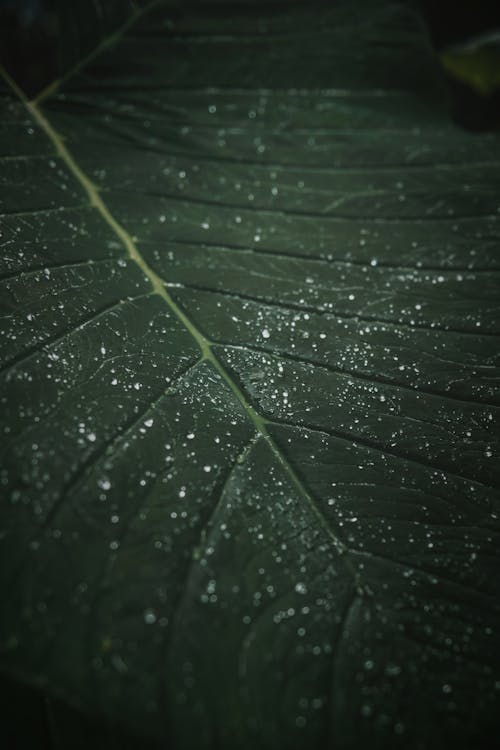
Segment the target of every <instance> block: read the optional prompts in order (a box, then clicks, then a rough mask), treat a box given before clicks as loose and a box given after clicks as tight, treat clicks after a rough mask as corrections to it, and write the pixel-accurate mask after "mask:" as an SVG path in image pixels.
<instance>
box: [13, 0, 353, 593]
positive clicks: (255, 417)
mask: <svg viewBox="0 0 500 750" xmlns="http://www.w3.org/2000/svg"><path fill="white" fill-rule="evenodd" d="M154 4H156V3H154ZM0 75H1V76H2V77H3V79H4V80H5V82H6V83H7V85H8V86H9V88H10V89H12V91H13V92H14V93H15V95H16V97H17V98H19V99H20V100H21V101H22V103H23V104H24V106H25V107H26V109H27V110H28V112H29V113H30V115H31V116H32V117H33V119H34V120H35V122H36V123H37V124H38V126H39V127H40V129H41V130H42V131H43V132H44V133H45V135H46V136H47V137H48V139H49V140H50V142H51V143H52V145H53V147H54V149H55V151H56V153H57V155H58V156H59V157H60V159H61V160H62V161H63V162H64V164H65V166H66V167H67V169H68V170H69V171H70V172H71V174H72V175H73V177H74V178H75V179H76V181H77V182H78V183H79V185H80V186H81V188H82V189H83V190H84V192H85V193H86V194H87V196H88V199H89V204H90V206H92V207H93V208H95V209H96V210H97V212H98V213H99V214H100V216H101V218H102V219H103V220H104V221H105V222H106V223H107V224H108V226H109V227H110V229H111V230H112V231H113V232H114V233H115V235H116V236H117V237H118V238H119V240H120V241H121V243H122V245H123V246H124V248H125V250H126V251H127V254H128V256H129V258H130V259H131V260H133V261H134V262H135V263H136V264H137V266H138V267H139V268H140V270H141V271H142V272H143V274H144V276H145V277H146V278H147V279H148V281H149V283H150V284H151V287H152V289H153V292H154V293H155V294H157V295H158V296H159V297H161V298H162V299H163V301H164V302H165V303H166V304H167V306H168V307H169V308H170V310H171V311H172V312H173V313H174V315H175V316H176V317H177V318H178V319H179V320H180V321H181V323H182V324H183V325H184V327H185V328H186V329H187V331H188V332H189V333H190V334H191V336H192V338H193V339H194V340H195V342H196V343H197V345H198V347H199V349H200V351H201V355H202V356H201V360H205V361H207V362H210V363H211V365H212V366H213V367H214V369H215V370H216V371H217V373H218V374H219V375H220V376H221V377H222V379H223V381H224V382H225V383H226V384H227V385H228V386H229V388H230V390H231V391H232V392H233V394H234V395H235V397H236V398H237V400H238V402H239V403H240V404H241V406H242V408H243V410H244V411H245V413H246V414H247V416H248V418H249V419H250V421H251V422H252V424H253V425H254V428H255V430H256V433H257V434H259V435H261V436H262V438H263V439H264V441H265V443H266V444H267V445H268V447H269V449H270V450H271V453H272V454H273V456H274V457H275V459H277V461H278V462H279V464H280V465H281V466H282V468H283V469H284V471H285V473H286V474H287V476H288V477H289V479H290V481H291V484H292V485H293V486H294V487H295V489H296V490H297V491H298V493H299V494H300V495H301V496H302V497H303V498H304V499H305V500H306V502H307V504H308V505H309V507H310V509H311V511H312V512H313V514H314V516H315V517H316V519H317V520H318V522H319V524H320V526H321V527H322V528H323V529H324V531H325V532H326V534H327V535H328V537H329V538H330V540H331V542H332V543H333V546H334V548H335V549H336V551H337V552H338V554H339V555H343V554H345V553H349V552H350V550H349V548H348V547H347V545H346V544H345V542H344V541H343V540H342V539H341V538H340V537H339V536H337V534H336V533H335V532H334V531H333V530H332V528H331V527H330V525H329V524H328V522H327V520H326V519H325V517H324V515H323V513H322V512H321V511H320V509H319V508H318V505H317V504H316V502H315V501H314V499H313V497H312V496H311V494H310V493H309V492H308V491H307V489H306V487H305V486H304V484H303V482H302V481H301V479H300V477H299V476H298V474H297V472H296V471H295V469H294V467H293V466H292V465H291V464H290V462H289V461H288V459H287V457H286V456H285V454H284V453H283V452H282V450H281V449H280V447H279V446H278V444H277V443H276V441H275V440H274V439H273V437H272V436H271V434H270V432H269V431H268V429H267V425H268V424H269V422H268V420H267V419H266V418H265V417H263V416H262V415H261V414H260V413H259V412H258V411H257V410H256V409H255V408H254V407H253V406H252V404H251V403H250V402H249V401H248V399H247V397H246V395H245V394H244V392H243V391H242V389H241V388H240V387H239V385H238V383H237V382H236V381H235V380H234V379H233V378H232V377H231V375H230V374H229V372H228V371H227V370H226V368H225V367H224V365H223V364H222V363H221V361H220V360H219V359H218V357H217V356H216V355H215V354H214V352H213V351H212V342H210V341H209V340H208V339H207V338H206V337H205V335H204V334H203V333H202V332H201V331H200V330H199V328H198V327H197V326H196V325H195V323H194V322H193V321H192V320H191V318H190V317H189V316H188V315H187V314H186V313H185V312H184V311H183V310H182V308H181V307H180V306H179V305H178V304H177V303H176V302H175V300H174V299H173V298H172V297H171V295H170V294H169V293H168V291H167V290H166V288H165V283H166V282H165V281H164V280H162V278H161V277H160V276H159V275H158V274H157V273H156V272H155V271H154V270H153V268H151V266H150V265H149V264H148V263H147V261H146V260H145V259H144V257H143V256H142V254H141V253H140V251H139V250H138V248H137V246H136V244H135V242H134V239H133V238H132V236H131V235H130V234H129V233H128V232H127V230H126V229H125V228H124V227H123V226H122V225H121V224H120V223H119V222H118V221H117V220H116V219H115V217H114V216H113V214H112V213H111V211H110V210H109V208H108V207H107V205H106V204H105V202H104V201H103V199H102V197H101V195H100V192H99V189H98V187H97V186H96V185H95V184H94V183H93V182H92V180H91V179H90V178H89V177H88V176H87V175H86V174H85V172H84V171H83V169H82V168H81V167H80V166H79V164H78V163H77V161H76V159H75V158H74V156H73V155H72V154H71V152H70V151H69V149H68V148H67V146H66V145H65V143H64V140H63V138H62V136H61V135H60V134H59V133H58V132H57V131H56V130H55V128H54V127H53V126H52V124H51V123H50V121H49V120H48V119H47V117H46V116H45V115H44V113H43V112H42V111H41V109H40V107H39V104H38V103H37V101H36V100H35V101H29V100H28V99H27V97H26V96H25V94H24V93H23V91H22V90H21V89H20V88H19V87H18V86H17V84H16V83H15V81H14V80H13V79H12V78H11V77H10V75H9V74H8V73H7V71H6V70H5V69H4V68H3V67H1V66H0ZM346 564H347V567H348V568H349V570H350V572H351V574H352V576H353V579H354V582H355V585H356V589H357V590H358V592H360V593H361V592H364V590H365V589H364V587H362V586H361V584H360V581H359V573H358V571H357V569H356V568H355V566H354V565H353V563H352V561H351V560H350V559H349V557H348V556H347V555H346Z"/></svg>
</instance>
